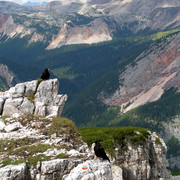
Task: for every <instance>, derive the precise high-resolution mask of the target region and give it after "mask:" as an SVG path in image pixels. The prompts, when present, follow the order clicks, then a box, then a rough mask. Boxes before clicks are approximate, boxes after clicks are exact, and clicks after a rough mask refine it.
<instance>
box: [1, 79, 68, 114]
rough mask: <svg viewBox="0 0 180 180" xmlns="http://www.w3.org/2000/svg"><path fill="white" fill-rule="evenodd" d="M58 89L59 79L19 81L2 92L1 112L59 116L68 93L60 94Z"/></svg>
mask: <svg viewBox="0 0 180 180" xmlns="http://www.w3.org/2000/svg"><path fill="white" fill-rule="evenodd" d="M39 83H40V84H39ZM58 90H59V81H58V79H50V80H47V81H42V82H38V80H34V81H29V82H24V83H19V84H17V85H16V86H15V87H11V88H10V89H9V90H8V91H5V92H1V93H0V110H1V112H0V114H1V115H3V116H11V117H17V116H20V115H23V114H35V115H41V116H48V117H59V116H60V115H61V113H62V110H63V107H64V104H65V101H66V100H67V95H58Z"/></svg>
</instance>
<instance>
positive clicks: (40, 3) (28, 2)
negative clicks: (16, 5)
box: [22, 1, 47, 6]
mask: <svg viewBox="0 0 180 180" xmlns="http://www.w3.org/2000/svg"><path fill="white" fill-rule="evenodd" d="M45 4H47V2H46V1H43V2H31V1H27V2H26V3H24V4H22V5H23V6H37V5H45Z"/></svg>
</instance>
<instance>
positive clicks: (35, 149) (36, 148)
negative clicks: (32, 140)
mask: <svg viewBox="0 0 180 180" xmlns="http://www.w3.org/2000/svg"><path fill="white" fill-rule="evenodd" d="M49 148H50V146H49V145H46V144H36V145H30V146H23V147H21V148H18V149H15V150H14V151H13V153H14V154H16V155H17V156H23V157H29V156H30V157H31V156H33V155H34V154H36V153H42V152H45V151H46V150H47V149H49Z"/></svg>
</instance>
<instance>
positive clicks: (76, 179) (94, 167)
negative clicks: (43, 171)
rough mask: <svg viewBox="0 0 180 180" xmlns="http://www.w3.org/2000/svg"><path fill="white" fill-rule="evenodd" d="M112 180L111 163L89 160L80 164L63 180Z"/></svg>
mask: <svg viewBox="0 0 180 180" xmlns="http://www.w3.org/2000/svg"><path fill="white" fill-rule="evenodd" d="M80 179H81V180H100V179H106V180H112V179H113V177H112V172H111V164H110V163H109V161H103V162H101V161H100V160H99V159H97V160H87V161H85V162H84V163H82V164H79V165H78V166H77V167H75V168H74V169H73V170H71V172H70V174H69V175H66V176H64V177H63V180H80Z"/></svg>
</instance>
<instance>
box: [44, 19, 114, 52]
mask: <svg viewBox="0 0 180 180" xmlns="http://www.w3.org/2000/svg"><path fill="white" fill-rule="evenodd" d="M109 40H112V36H111V31H110V30H109V28H108V25H107V24H106V23H105V22H103V20H101V19H96V20H94V21H92V22H91V23H89V24H88V25H82V26H75V25H73V23H72V22H71V21H70V22H69V23H68V24H64V26H63V27H62V28H61V30H60V31H59V34H58V35H57V36H56V37H55V38H53V39H52V41H51V43H50V44H49V45H48V47H47V48H46V49H48V50H50V49H54V48H57V47H60V46H63V45H69V44H92V43H98V42H103V41H109Z"/></svg>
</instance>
